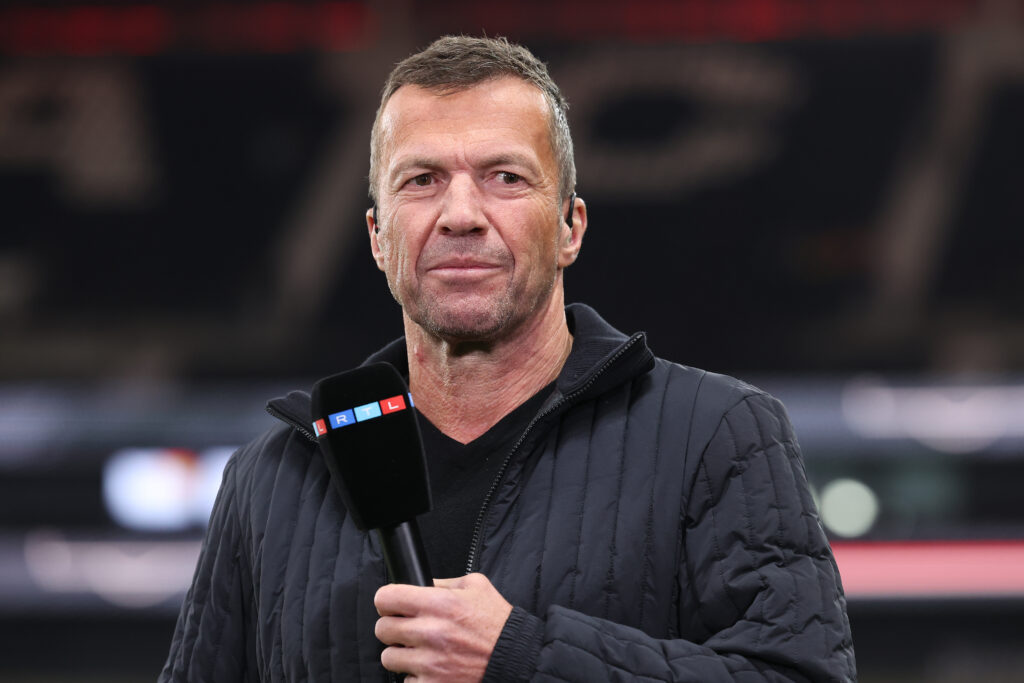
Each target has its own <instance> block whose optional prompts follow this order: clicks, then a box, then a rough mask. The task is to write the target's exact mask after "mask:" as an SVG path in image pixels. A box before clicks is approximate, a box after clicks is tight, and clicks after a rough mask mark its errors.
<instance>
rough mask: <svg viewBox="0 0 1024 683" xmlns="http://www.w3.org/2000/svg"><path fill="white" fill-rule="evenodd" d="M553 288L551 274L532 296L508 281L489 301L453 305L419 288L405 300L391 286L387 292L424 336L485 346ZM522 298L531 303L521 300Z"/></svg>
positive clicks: (515, 324)
mask: <svg viewBox="0 0 1024 683" xmlns="http://www.w3.org/2000/svg"><path fill="white" fill-rule="evenodd" d="M554 285H555V278H554V276H553V275H552V276H551V277H546V278H545V282H544V284H543V286H542V287H541V290H540V291H537V292H534V293H531V292H529V291H528V290H529V288H528V287H520V288H517V287H515V283H514V282H509V283H508V285H507V286H506V287H505V289H504V290H503V291H501V292H500V293H498V294H496V295H495V296H493V297H491V298H487V297H481V298H480V300H477V301H465V302H455V303H452V302H446V301H445V299H446V298H447V297H446V296H445V295H440V296H435V295H432V294H429V293H424V292H423V291H422V289H420V290H419V291H418V292H416V293H415V295H413V296H411V297H409V298H408V299H406V298H405V297H402V296H399V294H398V292H396V291H395V288H394V287H392V288H391V293H392V295H393V296H394V297H395V300H396V301H398V303H399V305H400V306H402V309H403V311H404V312H405V314H406V315H407V316H408V317H409V319H410V320H412V321H413V322H414V323H416V324H417V325H418V326H419V327H421V328H422V329H423V330H424V331H426V332H427V333H428V334H430V335H432V336H434V337H437V338H439V339H443V340H445V341H449V342H484V343H485V342H490V341H495V340H497V339H499V338H501V337H502V336H505V335H506V334H508V333H509V332H510V331H512V330H514V329H515V328H516V327H518V326H519V325H520V324H521V323H523V322H524V321H525V320H526V319H527V318H528V317H529V316H530V315H531V314H533V313H535V312H536V311H537V310H538V309H539V308H540V307H541V306H542V305H543V302H544V301H546V300H547V298H548V297H549V296H550V295H551V291H552V289H554ZM451 296H452V297H457V296H458V295H451ZM524 297H527V298H530V299H532V301H529V302H528V303H527V302H525V301H522V299H523V298H524ZM517 302H518V303H520V305H519V306H517V305H516V304H517ZM523 304H526V305H523Z"/></svg>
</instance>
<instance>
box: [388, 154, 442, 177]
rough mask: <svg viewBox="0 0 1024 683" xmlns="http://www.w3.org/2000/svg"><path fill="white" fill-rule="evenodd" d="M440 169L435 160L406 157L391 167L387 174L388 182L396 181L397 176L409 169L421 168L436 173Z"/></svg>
mask: <svg viewBox="0 0 1024 683" xmlns="http://www.w3.org/2000/svg"><path fill="white" fill-rule="evenodd" d="M440 167H441V164H440V163H439V162H438V161H437V160H436V159H431V158H429V157H407V158H405V159H401V160H400V161H399V162H398V163H396V164H395V165H394V166H392V167H391V171H390V172H389V173H388V180H391V181H394V180H396V179H397V178H398V176H400V175H402V174H404V173H406V172H408V171H409V169H411V168H423V169H426V170H428V171H436V170H437V169H439V168H440Z"/></svg>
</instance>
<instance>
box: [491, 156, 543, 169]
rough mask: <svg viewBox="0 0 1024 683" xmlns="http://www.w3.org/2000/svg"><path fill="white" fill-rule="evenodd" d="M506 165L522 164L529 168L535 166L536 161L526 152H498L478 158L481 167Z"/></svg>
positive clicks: (534, 167)
mask: <svg viewBox="0 0 1024 683" xmlns="http://www.w3.org/2000/svg"><path fill="white" fill-rule="evenodd" d="M508 165H512V166H523V167H525V168H529V169H536V168H537V163H536V161H535V160H534V159H533V157H531V156H530V155H527V154H519V153H518V152H500V153H498V154H494V155H492V156H489V157H484V158H483V159H481V160H480V166H482V167H483V168H494V167H495V166H508Z"/></svg>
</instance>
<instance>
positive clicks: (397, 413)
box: [312, 363, 431, 531]
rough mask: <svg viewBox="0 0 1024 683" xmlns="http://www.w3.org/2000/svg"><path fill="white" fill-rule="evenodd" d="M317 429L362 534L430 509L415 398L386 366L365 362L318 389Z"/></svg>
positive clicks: (315, 396)
mask: <svg viewBox="0 0 1024 683" xmlns="http://www.w3.org/2000/svg"><path fill="white" fill-rule="evenodd" d="M312 398H313V431H314V433H315V434H316V435H317V440H318V441H319V443H320V450H321V451H322V453H323V455H324V458H325V460H326V461H327V468H328V470H330V473H331V479H332V481H333V482H334V484H335V486H336V487H337V489H338V491H339V492H340V493H341V498H342V500H343V501H344V503H345V506H346V507H347V508H348V511H349V514H351V515H352V519H353V521H354V522H355V523H356V526H358V527H359V528H360V529H362V530H364V531H365V530H367V529H380V528H383V527H389V526H394V525H396V524H400V523H402V522H407V521H409V520H411V519H414V518H415V517H416V515H420V514H423V513H425V512H427V511H429V510H430V504H431V503H430V485H429V483H428V479H427V464H426V460H425V458H424V456H423V442H422V440H421V438H420V430H419V425H418V424H417V422H416V416H415V412H414V411H415V408H414V407H413V404H412V396H411V395H410V394H409V389H408V387H406V385H405V381H404V380H403V379H402V376H401V375H399V374H398V371H397V370H395V368H394V367H393V366H392V365H389V364H388V363H374V364H371V365H363V366H360V367H358V368H355V369H353V370H349V371H348V372H343V373H341V374H338V375H332V376H331V377H327V378H324V379H322V380H320V381H319V382H317V383H316V384H315V385H314V386H313V395H312Z"/></svg>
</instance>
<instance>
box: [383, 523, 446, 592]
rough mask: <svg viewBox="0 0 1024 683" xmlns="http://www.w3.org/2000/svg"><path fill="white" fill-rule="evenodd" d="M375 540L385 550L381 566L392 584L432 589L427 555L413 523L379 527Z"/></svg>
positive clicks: (416, 525)
mask: <svg viewBox="0 0 1024 683" xmlns="http://www.w3.org/2000/svg"><path fill="white" fill-rule="evenodd" d="M377 536H378V538H380V544H381V547H382V548H383V549H384V563H385V564H386V565H387V567H388V576H390V577H391V581H392V583H407V584H411V585H413V586H433V585H434V579H433V577H432V576H431V575H430V565H429V564H428V563H427V552H426V550H424V548H423V539H421V538H420V527H419V525H418V524H416V520H415V519H411V520H409V521H408V522H402V523H400V524H396V525H394V526H386V527H381V528H380V529H377Z"/></svg>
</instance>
